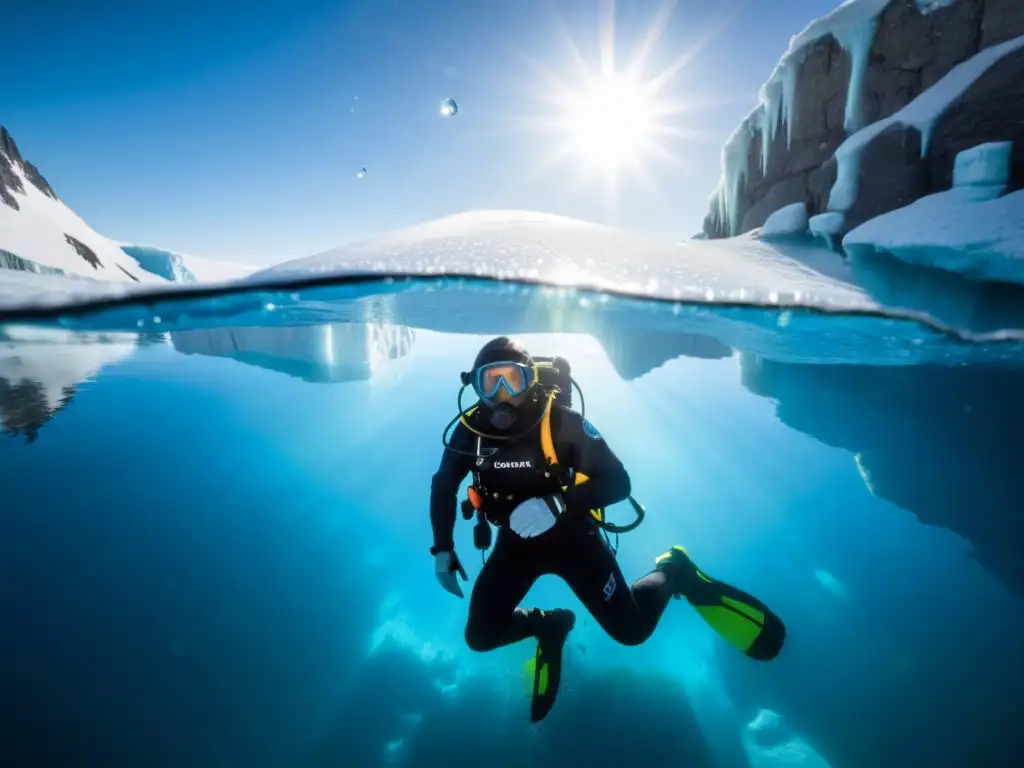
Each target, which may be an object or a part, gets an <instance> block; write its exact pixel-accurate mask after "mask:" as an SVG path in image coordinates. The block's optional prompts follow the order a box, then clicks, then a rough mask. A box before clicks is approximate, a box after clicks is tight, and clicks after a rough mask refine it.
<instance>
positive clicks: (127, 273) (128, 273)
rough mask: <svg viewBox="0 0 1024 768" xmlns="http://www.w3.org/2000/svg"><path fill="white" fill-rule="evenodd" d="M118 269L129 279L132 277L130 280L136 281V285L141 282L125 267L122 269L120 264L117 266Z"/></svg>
mask: <svg viewBox="0 0 1024 768" xmlns="http://www.w3.org/2000/svg"><path fill="white" fill-rule="evenodd" d="M117 268H118V269H120V270H121V271H122V272H124V273H125V274H126V275H128V277H130V278H131V279H132V280H134V281H135V282H136V283H137V282H139V278H137V277H136V276H135V275H133V274H132V273H131V272H129V271H128V270H127V269H125V268H124V267H122V266H121V265H120V264H118V265H117Z"/></svg>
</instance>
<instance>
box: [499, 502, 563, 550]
mask: <svg viewBox="0 0 1024 768" xmlns="http://www.w3.org/2000/svg"><path fill="white" fill-rule="evenodd" d="M563 512H565V500H564V499H563V498H562V495H561V494H552V495H550V496H542V497H539V498H536V497H535V498H532V499H527V500H526V501H524V502H523V503H522V504H520V505H519V506H518V507H516V508H515V509H514V510H512V514H511V515H509V518H508V527H509V528H511V529H512V530H513V531H514V532H515V533H516V534H518V535H519V536H521V537H522V538H524V539H532V538H534V537H536V536H540V535H541V534H542V533H547V532H548V531H550V530H551V529H552V528H553V527H554V525H555V521H556V520H558V516H559V515H561V514H562V513H563Z"/></svg>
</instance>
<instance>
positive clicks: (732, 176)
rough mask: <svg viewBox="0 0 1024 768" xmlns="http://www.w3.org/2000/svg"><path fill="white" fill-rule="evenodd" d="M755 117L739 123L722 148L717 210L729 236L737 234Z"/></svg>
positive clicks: (753, 114) (754, 115)
mask: <svg viewBox="0 0 1024 768" xmlns="http://www.w3.org/2000/svg"><path fill="white" fill-rule="evenodd" d="M756 121H757V115H756V114H755V113H751V114H750V115H748V116H747V118H746V119H745V120H744V121H743V122H742V123H740V126H739V128H737V129H736V130H735V131H734V132H733V134H732V136H730V137H729V139H728V140H727V141H726V142H725V146H724V147H723V148H722V179H721V181H720V182H719V187H720V189H719V194H718V210H719V217H720V219H721V220H722V221H723V222H725V223H726V225H727V229H728V233H729V235H730V236H732V235H735V234H738V233H739V228H740V224H741V223H742V222H741V221H739V216H738V213H739V198H740V187H741V186H742V184H743V182H744V181H746V178H747V158H748V156H749V154H750V138H751V131H752V130H753V126H754V125H755V124H756Z"/></svg>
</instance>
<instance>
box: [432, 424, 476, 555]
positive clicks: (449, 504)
mask: <svg viewBox="0 0 1024 768" xmlns="http://www.w3.org/2000/svg"><path fill="white" fill-rule="evenodd" d="M472 437H473V436H472V434H471V433H470V431H469V430H468V429H466V428H465V427H464V426H463V425H462V424H459V425H458V426H456V427H455V430H454V431H453V432H452V437H451V443H450V444H451V446H452V448H455V449H456V450H459V451H466V452H467V453H468V452H471V451H472V449H473V439H472ZM472 468H473V457H472V456H463V455H462V454H459V453H455V452H454V451H449V450H445V452H444V455H442V456H441V465H440V466H439V467H438V468H437V472H435V473H434V477H433V479H432V480H431V482H430V527H431V528H432V529H433V531H434V547H435V549H436V550H439V551H450V550H452V549H454V548H455V542H454V538H453V536H454V533H455V517H456V514H457V512H458V495H459V486H460V485H462V481H463V479H464V478H465V477H466V475H468V474H469V472H470V471H471V470H472Z"/></svg>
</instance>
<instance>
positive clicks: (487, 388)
mask: <svg viewBox="0 0 1024 768" xmlns="http://www.w3.org/2000/svg"><path fill="white" fill-rule="evenodd" d="M470 376H471V377H472V378H471V380H470V382H469V383H471V384H472V386H473V391H474V392H476V394H477V397H479V398H480V400H481V401H482V402H483V403H484V404H485V405H487V406H488V407H490V408H496V407H498V406H499V405H501V404H502V403H511V404H512V405H518V404H519V402H521V401H522V398H521V397H520V396H521V395H523V394H525V393H526V391H527V390H529V389H530V387H532V386H533V385H534V383H536V381H537V369H536V368H535V367H534V366H532V365H526V364H524V363H519V362H512V361H508V360H502V361H497V362H493V363H487V364H486V365H481V366H480V367H479V368H477V369H476V370H475V371H473V372H472V373H471V374H470ZM503 391H504V392H505V395H504V396H502V394H501V393H502V392H503Z"/></svg>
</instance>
